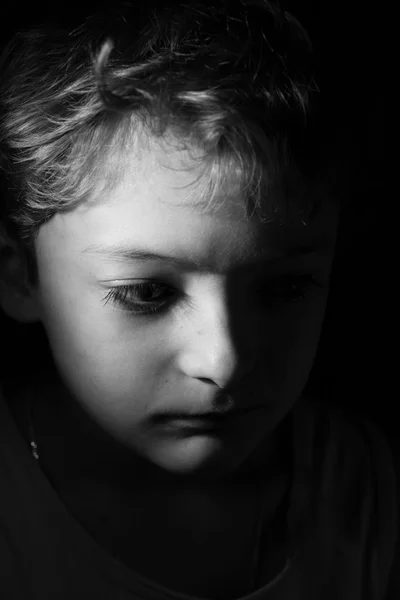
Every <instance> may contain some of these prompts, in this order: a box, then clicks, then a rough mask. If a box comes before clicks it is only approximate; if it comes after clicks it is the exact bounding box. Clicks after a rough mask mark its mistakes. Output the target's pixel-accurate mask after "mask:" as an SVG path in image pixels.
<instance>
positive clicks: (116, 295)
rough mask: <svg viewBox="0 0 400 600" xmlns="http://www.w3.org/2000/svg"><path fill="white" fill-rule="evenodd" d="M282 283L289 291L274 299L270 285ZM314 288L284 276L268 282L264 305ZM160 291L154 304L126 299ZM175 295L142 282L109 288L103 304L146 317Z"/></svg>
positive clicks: (304, 278) (305, 277) (300, 277)
mask: <svg viewBox="0 0 400 600" xmlns="http://www.w3.org/2000/svg"><path fill="white" fill-rule="evenodd" d="M282 281H284V282H285V285H287V283H289V284H290V288H291V289H290V290H289V291H288V290H286V291H284V292H282V293H280V294H279V293H275V297H274V292H271V284H273V283H274V282H276V283H280V282H282ZM314 286H317V287H319V288H323V287H324V286H323V285H322V284H321V283H320V282H318V281H317V280H316V279H314V277H313V276H312V275H310V274H304V273H297V274H294V275H286V276H283V277H279V278H276V279H274V280H272V282H271V281H270V282H268V294H269V298H268V299H267V300H266V304H268V303H269V304H271V303H272V304H273V303H275V302H279V301H283V302H298V301H299V300H303V299H305V297H306V291H307V290H309V289H310V288H311V287H314ZM266 287H267V286H266ZM160 289H163V290H164V293H162V294H158V296H161V297H162V298H164V299H163V300H161V301H157V302H155V303H154V300H150V301H143V300H142V301H141V302H142V304H141V303H140V302H135V301H132V300H129V299H128V298H129V295H130V294H132V293H134V294H138V293H139V294H140V293H144V292H148V291H150V292H151V293H154V292H157V291H159V290H160ZM177 294H178V292H177V290H175V289H174V288H171V287H170V286H168V285H166V284H163V283H155V282H143V283H135V284H130V285H121V286H118V287H115V288H111V289H110V290H109V291H108V292H107V294H106V295H105V296H104V298H103V302H104V304H108V303H111V304H112V305H113V306H117V307H119V308H122V309H123V310H126V311H129V312H130V313H132V314H133V315H136V316H147V315H152V314H156V313H161V312H162V311H163V310H165V309H166V308H167V307H168V306H169V305H170V304H172V303H173V300H174V299H176V296H177ZM261 295H263V292H261ZM143 302H145V303H146V302H147V306H146V308H143ZM151 302H153V304H152V305H151V304H150V303H151ZM140 307H141V308H140Z"/></svg>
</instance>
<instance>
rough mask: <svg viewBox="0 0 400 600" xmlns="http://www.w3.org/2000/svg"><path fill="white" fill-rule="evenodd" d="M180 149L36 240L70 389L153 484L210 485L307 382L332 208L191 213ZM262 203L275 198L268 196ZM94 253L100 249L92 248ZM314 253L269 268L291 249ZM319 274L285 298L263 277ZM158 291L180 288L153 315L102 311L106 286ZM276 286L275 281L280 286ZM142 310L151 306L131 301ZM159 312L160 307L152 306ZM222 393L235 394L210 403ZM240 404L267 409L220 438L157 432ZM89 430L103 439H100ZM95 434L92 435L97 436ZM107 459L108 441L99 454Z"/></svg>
mask: <svg viewBox="0 0 400 600" xmlns="http://www.w3.org/2000/svg"><path fill="white" fill-rule="evenodd" d="M185 158H187V157H186V156H185V153H184V152H183V151H179V152H178V151H174V152H171V151H169V152H167V151H166V150H165V148H163V147H162V146H155V145H154V146H153V147H149V149H148V150H147V151H146V152H144V153H143V154H142V156H141V157H140V159H139V160H138V157H137V155H135V154H133V155H132V164H133V165H134V167H135V168H134V169H133V168H132V169H129V168H126V169H125V175H124V177H123V178H122V179H121V181H120V182H119V184H118V185H117V186H116V187H114V188H113V189H112V190H111V191H110V192H109V193H108V195H107V196H106V197H102V198H100V199H99V201H98V202H94V203H92V204H90V205H83V206H81V207H79V208H77V209H74V210H73V211H71V212H69V213H67V214H57V215H56V216H55V217H54V218H52V219H51V220H50V221H49V222H48V223H47V224H45V225H44V226H42V227H41V229H40V231H39V235H38V238H37V240H36V255H37V261H38V270H39V281H40V286H39V288H38V290H37V298H36V301H37V304H38V307H39V308H38V311H39V319H40V320H41V322H42V324H43V326H44V328H45V331H46V333H47V336H48V339H49V344H50V347H51V350H52V354H53V357H54V360H55V363H56V365H57V367H58V371H59V373H60V375H61V378H62V380H63V382H64V384H65V385H66V388H67V389H68V392H69V393H70V394H71V395H72V396H73V398H74V399H75V400H76V401H77V405H78V412H79V409H80V408H82V409H83V411H84V413H85V414H87V415H89V416H90V421H91V425H90V427H92V426H94V429H95V430H98V429H99V430H100V431H101V432H102V433H105V434H106V436H105V437H104V436H103V438H102V441H103V442H104V443H105V444H110V443H111V444H113V442H117V445H115V448H116V449H117V448H118V450H119V451H122V453H124V450H125V449H126V450H129V451H133V453H132V452H128V454H129V457H130V458H132V459H133V458H134V457H135V458H137V460H138V465H139V464H140V465H141V467H143V469H144V472H146V469H147V468H149V469H151V468H152V467H155V471H154V474H155V475H157V476H159V477H167V478H168V477H169V476H171V477H176V476H184V477H185V479H186V480H190V479H191V480H196V478H200V479H205V480H216V479H220V478H221V477H222V478H223V477H226V476H228V475H229V474H232V473H234V472H235V471H237V470H238V469H239V468H240V466H241V465H242V464H243V463H244V462H245V461H246V460H247V459H248V458H249V457H250V456H253V455H254V454H257V449H258V448H260V447H262V446H263V444H265V440H268V438H272V437H273V432H274V431H275V430H276V429H277V427H278V425H279V423H280V422H282V420H283V418H284V417H285V416H286V415H287V414H288V412H289V411H290V409H291V408H292V407H293V405H294V403H295V402H296V400H297V399H298V398H299V396H300V394H301V391H302V389H303V387H304V385H305V383H306V381H307V379H308V376H309V373H310V370H311V367H312V364H313V361H314V357H315V353H316V349H317V345H318V340H319V336H320V332H321V326H322V323H323V318H324V313H325V307H326V300H327V295H328V289H329V277H330V271H331V264H332V258H333V253H334V247H335V241H336V225H337V216H338V214H337V213H338V210H337V207H335V206H334V205H333V204H331V203H330V202H325V203H324V205H323V209H322V210H321V212H320V214H319V215H318V216H317V218H315V219H314V221H313V222H312V223H311V224H309V225H307V226H304V224H303V223H302V222H301V221H300V219H299V220H298V222H297V223H295V224H293V225H291V226H290V227H286V228H281V227H278V226H277V225H265V224H261V223H260V222H259V220H258V219H257V217H255V218H253V219H248V218H247V217H246V215H245V213H244V210H243V205H244V203H243V198H242V197H240V196H238V195H231V196H228V197H227V198H226V199H225V201H224V202H222V203H220V205H219V207H218V208H215V205H214V209H213V210H208V211H205V210H204V208H202V207H198V206H196V207H194V206H193V204H192V202H191V201H190V199H189V197H188V192H187V187H185V186H188V185H189V184H190V183H191V182H193V180H194V179H195V178H196V176H197V174H198V171H197V169H196V168H194V169H193V170H192V171H188V170H182V164H183V163H182V160H183V159H185ZM266 202H268V199H266ZM112 245H116V246H120V245H125V246H127V247H132V246H135V247H141V248H145V249H148V251H150V252H154V253H158V254H162V255H173V256H174V257H176V258H177V259H178V260H180V261H186V260H192V261H195V262H196V263H198V266H190V265H178V264H175V263H170V262H167V261H161V260H146V261H143V260H137V259H136V260H127V259H123V258H121V257H114V256H111V255H108V254H107V248H108V247H110V246H112ZM96 246H103V247H105V248H106V250H105V251H104V252H99V251H95V250H94V247H96ZM302 246H310V247H312V249H313V250H314V252H313V253H311V254H307V255H304V256H300V257H297V258H292V259H289V260H283V261H282V260H281V261H280V262H279V263H278V262H277V261H276V258H277V257H280V256H282V255H283V254H285V252H287V251H288V250H292V249H297V248H300V247H302ZM293 272H301V273H304V274H309V275H312V277H314V278H315V280H316V281H318V283H319V284H321V285H322V286H323V287H319V286H317V285H313V284H311V285H310V286H309V287H308V289H306V290H305V298H304V299H299V300H296V301H288V300H286V299H284V298H282V297H279V295H277V296H275V298H274V297H273V295H272V294H273V291H274V289H275V290H277V291H278V292H279V291H280V290H281V289H282V288H281V287H280V286H283V290H284V291H287V289H288V283H287V282H284V283H281V284H280V286H279V285H278V284H277V283H276V279H275V280H274V281H275V283H271V280H272V277H274V278H276V277H278V278H279V277H282V276H284V275H287V274H289V275H290V274H292V273H293ZM149 281H156V283H158V284H161V285H162V286H164V287H159V288H157V289H156V294H157V293H158V294H163V293H164V294H165V290H167V288H172V289H173V290H176V292H173V293H172V294H171V293H170V292H169V293H170V295H169V296H168V295H167V296H165V295H164V300H165V298H167V299H168V300H169V302H170V303H169V304H167V305H166V306H165V308H164V309H163V310H162V311H161V312H159V313H156V314H150V315H140V314H137V315H135V314H134V313H133V312H132V311H129V310H126V308H124V307H121V306H118V305H113V304H112V302H111V301H109V302H104V298H105V296H106V295H107V293H109V291H110V289H112V288H116V287H118V286H121V285H125V286H126V285H132V284H137V283H144V282H147V283H148V282H149ZM273 286H276V287H275V288H274V287H273ZM130 298H131V299H132V300H133V301H136V302H139V305H138V307H135V308H136V310H141V309H142V308H143V307H145V308H146V304H145V300H146V298H152V295H151V292H149V290H148V288H147V290H145V296H143V292H142V295H140V292H137V291H136V292H135V291H133V292H131V295H130ZM161 299H163V297H162V295H161ZM152 305H154V302H153V303H152ZM221 392H227V393H228V394H229V396H230V399H229V400H228V399H227V398H226V397H222V398H220V397H219V394H220V393H221ZM229 403H233V404H234V406H235V407H238V408H241V407H249V406H256V405H257V406H261V407H262V408H260V409H259V410H257V411H254V412H252V413H249V414H248V415H246V416H244V417H243V418H242V419H238V421H237V422H235V424H234V425H233V426H232V428H229V430H228V431H227V432H226V433H225V434H224V435H196V434H193V435H175V434H171V433H166V432H165V431H164V430H163V429H162V428H161V427H160V426H157V425H156V424H155V423H154V417H155V415H156V414H157V413H158V412H160V411H161V412H163V411H169V410H170V411H172V410H177V411H182V412H189V411H196V410H197V411H209V410H213V409H214V408H215V407H217V406H221V407H224V406H226V405H228V404H229ZM97 433H98V434H99V435H101V434H100V433H99V432H98V431H97ZM99 440H100V438H99ZM107 451H108V452H109V447H108V450H107Z"/></svg>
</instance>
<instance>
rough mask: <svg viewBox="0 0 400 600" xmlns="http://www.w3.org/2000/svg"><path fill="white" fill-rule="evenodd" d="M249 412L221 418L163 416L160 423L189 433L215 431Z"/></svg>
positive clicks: (173, 429)
mask: <svg viewBox="0 0 400 600" xmlns="http://www.w3.org/2000/svg"><path fill="white" fill-rule="evenodd" d="M248 414H249V411H247V412H243V413H236V414H233V415H227V416H226V417H223V418H221V419H218V420H217V419H213V418H209V419H207V417H187V418H173V417H171V418H167V417H166V418H165V419H163V420H162V422H161V423H160V424H161V426H162V428H163V429H166V430H169V431H182V432H189V433H190V432H191V433H217V432H222V431H224V430H226V429H228V428H229V427H230V426H232V424H234V423H235V422H237V421H238V419H240V418H243V417H245V416H247V415H248Z"/></svg>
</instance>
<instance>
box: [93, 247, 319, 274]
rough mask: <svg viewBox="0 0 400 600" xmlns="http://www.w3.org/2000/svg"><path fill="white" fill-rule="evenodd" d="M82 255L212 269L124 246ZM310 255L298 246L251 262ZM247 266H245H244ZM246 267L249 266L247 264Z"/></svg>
mask: <svg viewBox="0 0 400 600" xmlns="http://www.w3.org/2000/svg"><path fill="white" fill-rule="evenodd" d="M83 253H89V254H98V255H101V256H104V257H105V258H111V259H114V260H118V261H119V260H121V261H124V262H125V261H127V262H134V261H141V262H150V261H161V262H164V263H167V264H169V265H173V266H175V267H178V268H181V269H182V268H184V269H187V270H196V271H201V272H211V271H212V270H213V269H212V267H211V266H210V265H205V264H204V263H202V262H200V261H196V260H193V259H189V258H181V257H177V256H173V255H170V254H158V253H155V252H153V251H151V250H150V249H147V248H139V247H132V246H124V245H102V244H100V245H95V244H93V245H91V246H89V247H88V248H86V249H85V250H83V251H82V254H83ZM311 254H316V249H315V247H313V246H310V245H308V246H300V247H297V248H289V249H286V250H285V251H284V252H283V253H282V254H280V255H279V256H273V257H272V256H271V257H268V256H265V255H264V256H257V257H255V260H254V261H253V264H260V263H279V262H281V261H286V260H289V259H291V258H297V257H301V256H307V255H311ZM246 266H247V265H246ZM248 266H251V264H249V265H248Z"/></svg>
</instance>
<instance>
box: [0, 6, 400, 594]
mask: <svg viewBox="0 0 400 600" xmlns="http://www.w3.org/2000/svg"><path fill="white" fill-rule="evenodd" d="M310 61H311V54H310V43H309V40H308V36H307V34H306V32H305V31H304V29H303V28H302V26H301V25H300V24H299V23H298V21H297V20H296V19H295V18H294V17H293V16H291V15H290V14H288V13H287V12H285V11H284V10H283V9H281V8H280V6H279V5H277V4H275V3H269V2H264V1H258V2H239V1H237V2H229V3H227V2H222V1H221V2H214V3H213V4H211V5H209V4H208V5H198V4H195V3H188V4H187V5H180V4H178V3H175V4H174V3H171V4H170V5H169V6H167V7H166V8H164V9H162V10H161V9H158V8H157V7H156V4H155V3H154V5H153V3H147V6H146V7H141V8H139V9H138V8H136V9H135V8H134V7H132V6H130V4H129V3H128V4H127V3H125V4H124V5H123V6H122V7H121V8H120V9H118V10H115V11H109V12H107V13H104V14H103V15H100V16H98V15H97V16H95V17H93V18H92V19H89V20H87V21H86V22H85V23H84V24H83V25H82V26H81V27H78V28H76V29H74V30H71V31H59V30H57V29H56V28H54V27H50V28H46V27H43V28H41V29H35V30H32V31H30V32H27V33H24V34H20V35H19V36H17V37H16V38H15V39H14V40H13V41H12V42H11V44H10V46H9V48H8V51H7V52H6V54H5V57H4V64H3V77H2V87H1V104H2V111H3V117H2V122H1V133H0V135H1V145H2V146H1V148H2V150H1V152H2V158H1V160H2V163H1V166H2V170H3V173H4V177H5V181H6V185H5V188H6V197H5V200H4V205H3V208H2V219H3V228H2V248H3V253H2V257H3V258H2V277H1V280H2V284H1V302H2V308H3V310H4V311H5V313H6V314H7V315H8V316H9V317H11V318H14V319H16V320H18V321H23V322H39V323H41V324H42V326H43V328H44V330H45V332H46V336H47V339H48V342H49V347H50V350H51V354H52V358H53V361H54V368H53V369H52V370H51V371H49V373H48V374H47V376H46V377H37V378H36V379H35V380H34V381H31V382H28V385H27V386H26V387H25V388H24V390H23V392H22V393H20V394H19V395H18V397H16V398H13V399H12V400H11V399H9V401H8V408H7V406H6V405H5V404H4V403H3V405H2V412H3V416H2V419H1V422H2V424H3V425H2V427H3V431H2V440H4V444H2V455H1V458H0V464H1V466H2V469H3V471H4V474H3V475H2V477H3V481H2V487H3V489H4V494H3V495H2V501H1V502H2V504H1V511H0V515H1V528H2V532H3V534H2V537H1V538H0V544H2V545H1V546H0V549H1V552H2V555H3V556H4V560H3V565H4V567H3V568H4V577H3V578H2V581H1V584H0V586H2V588H3V589H1V587H0V589H1V591H3V592H4V593H5V595H6V597H7V598H10V599H14V598H18V599H20V598H41V599H42V598H71V599H72V598H88V597H89V598H91V597H93V598H121V599H125V598H143V599H146V598H167V597H168V598H171V597H172V598H174V597H177V598H178V597H182V595H180V594H185V595H186V596H187V595H190V596H195V597H204V598H211V599H214V598H215V599H216V598H221V599H233V598H240V597H244V596H247V595H248V594H251V593H253V594H254V596H252V597H254V598H265V599H270V598H293V599H298V598H299V599H300V598H307V599H311V598H341V599H344V600H346V599H349V600H350V599H351V600H354V599H358V598H359V599H361V598H363V599H364V598H373V599H376V600H378V599H381V598H383V597H384V594H385V592H386V591H387V587H388V577H389V571H390V567H391V565H392V562H393V553H394V544H395V533H394V523H395V510H394V489H393V488H394V477H393V468H392V466H391V457H390V453H389V451H388V448H387V446H386V443H385V441H384V440H383V438H382V436H381V435H380V434H379V432H377V431H375V430H374V429H373V428H372V427H371V426H369V425H367V424H365V425H361V424H352V423H351V422H349V421H346V419H345V418H343V417H342V416H341V415H339V414H336V413H334V411H328V410H327V409H323V408H322V407H320V408H318V407H317V406H315V405H314V404H313V403H311V402H308V401H307V400H305V399H302V398H301V396H302V391H303V388H304V387H305V384H306V382H307V379H308V376H309V373H310V371H311V367H312V364H313V361H314V357H315V354H316V350H317V346H318V340H319V336H320V332H321V327H322V323H323V319H324V314H325V307H326V302H327V297H328V292H329V278H330V272H331V267H332V260H333V255H334V250H335V243H336V231H337V223H338V216H339V201H338V198H337V197H336V196H335V194H333V191H332V187H330V186H329V177H328V171H329V169H328V168H327V166H326V163H325V162H324V156H323V153H322V158H321V159H320V160H319V161H318V160H317V154H318V150H319V149H317V152H316V148H315V145H316V139H317V138H316V137H315V136H314V137H313V133H312V127H311V125H312V122H311V124H310V125H309V126H308V127H307V119H308V118H311V115H312V112H311V105H312V98H313V96H314V94H315V84H314V82H313V77H312V69H311V62H310ZM309 115H310V116H309ZM7 411H8V412H7ZM10 413H11V415H10ZM15 426H16V427H15ZM27 448H30V449H31V451H32V456H30V455H29V454H28V453H27ZM386 519H387V520H386Z"/></svg>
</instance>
